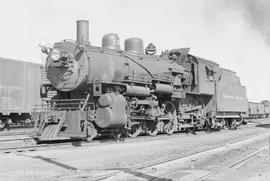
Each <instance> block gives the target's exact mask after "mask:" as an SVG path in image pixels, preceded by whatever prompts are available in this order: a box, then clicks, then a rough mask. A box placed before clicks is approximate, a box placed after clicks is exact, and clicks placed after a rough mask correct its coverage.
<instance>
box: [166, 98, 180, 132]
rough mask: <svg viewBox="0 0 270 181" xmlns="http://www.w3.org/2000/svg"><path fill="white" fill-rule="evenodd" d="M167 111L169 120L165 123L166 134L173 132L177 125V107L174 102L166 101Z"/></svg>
mask: <svg viewBox="0 0 270 181" xmlns="http://www.w3.org/2000/svg"><path fill="white" fill-rule="evenodd" d="M165 113H166V114H167V116H168V118H169V121H168V122H166V123H164V127H163V128H164V131H165V133H166V134H169V135H171V134H173V132H174V130H175V126H176V121H177V118H176V108H175V106H174V104H173V103H172V102H165Z"/></svg>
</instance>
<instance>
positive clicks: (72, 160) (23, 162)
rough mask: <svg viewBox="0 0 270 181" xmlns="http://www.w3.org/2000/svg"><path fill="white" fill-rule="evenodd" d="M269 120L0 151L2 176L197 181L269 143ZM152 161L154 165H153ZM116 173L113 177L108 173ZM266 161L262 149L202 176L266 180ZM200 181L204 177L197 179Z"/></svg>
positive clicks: (40, 180)
mask: <svg viewBox="0 0 270 181" xmlns="http://www.w3.org/2000/svg"><path fill="white" fill-rule="evenodd" d="M268 121H269V124H270V120H263V121H262V123H264V124H262V125H259V126H258V125H257V126H256V124H255V123H251V124H249V125H248V126H245V127H242V128H241V129H238V130H222V131H217V132H212V133H206V132H203V131H201V132H198V133H197V134H196V135H192V134H188V135H187V134H185V133H180V134H175V135H172V136H166V135H161V136H158V137H154V138H151V139H144V137H142V139H138V140H124V141H120V142H113V143H99V144H93V145H91V144H90V146H82V147H80V146H78V145H77V146H73V147H72V146H69V147H59V148H51V149H44V150H38V151H33V152H13V153H8V154H3V153H2V154H0V168H1V172H0V180H5V181H6V180H12V181H13V180H25V181H26V180H27V181H29V180H35V181H43V180H44V181H45V180H46V181H47V180H65V181H67V180H97V179H101V178H104V179H105V180H196V179H199V178H200V176H201V175H204V174H206V173H208V172H210V171H211V170H213V169H216V168H219V167H224V166H226V165H228V164H230V163H233V162H235V161H236V160H237V159H240V158H242V157H243V158H244V157H245V156H247V155H248V154H250V153H252V152H254V151H255V150H256V149H258V148H261V147H264V146H267V145H268V139H267V138H268V134H269V136H270V126H269V125H268ZM258 134H262V135H263V137H260V138H258V139H254V140H252V141H250V143H245V144H243V145H240V146H239V145H238V146H233V145H231V146H230V145H228V147H226V148H223V149H222V150H216V152H213V153H207V154H202V155H197V156H193V157H188V158H186V160H183V159H180V160H176V161H171V162H168V163H167V162H165V163H163V164H158V165H157V163H160V162H161V161H169V160H173V159H174V158H176V157H182V156H185V155H188V154H191V153H194V152H199V151H200V150H205V149H207V148H212V147H215V146H218V145H222V144H225V143H228V144H229V143H231V142H233V141H236V140H241V139H244V138H248V137H252V136H254V135H258ZM151 165H152V166H151ZM111 173H115V176H113V177H108V178H107V177H105V175H106V174H111ZM269 178H270V159H269V153H268V150H267V149H266V150H265V151H263V152H261V153H260V154H258V155H256V156H255V157H254V158H252V159H250V160H248V161H247V162H245V164H241V165H240V166H237V168H233V169H225V170H223V171H222V172H219V173H216V174H214V175H212V176H209V177H207V178H203V180H209V181H210V180H241V179H242V180H270V179H269ZM201 180H202V179H201Z"/></svg>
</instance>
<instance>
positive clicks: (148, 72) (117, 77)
mask: <svg viewBox="0 0 270 181" xmlns="http://www.w3.org/2000/svg"><path fill="white" fill-rule="evenodd" d="M88 25H89V23H88V21H86V20H81V21H77V40H76V41H70V40H64V41H61V42H57V43H55V44H54V47H53V48H49V47H43V49H42V51H43V52H44V53H46V54H48V58H47V60H46V73H47V77H48V80H49V81H50V85H52V87H53V88H54V89H55V90H56V92H57V93H56V95H55V96H53V97H52V98H51V99H50V100H48V99H47V100H46V101H45V103H44V104H43V105H42V106H41V108H42V109H41V110H39V111H36V112H35V113H34V118H35V119H36V123H37V124H36V125H37V126H36V136H37V138H38V139H39V140H54V139H58V138H59V137H62V136H64V137H73V138H85V139H87V140H91V139H93V138H95V137H97V136H99V135H104V134H110V135H113V136H120V135H123V134H125V135H127V136H130V137H136V136H138V135H139V134H142V133H145V134H148V135H151V136H154V135H156V134H158V133H160V132H163V133H167V134H173V133H174V132H177V131H183V130H186V131H189V130H191V131H195V130H199V129H205V128H207V129H220V128H223V127H224V126H227V127H229V128H235V127H237V126H238V125H239V124H241V123H242V122H243V121H244V119H245V118H246V117H247V114H246V112H247V105H248V100H247V98H246V90H245V87H244V86H242V85H241V83H240V79H239V77H237V76H236V73H235V72H232V71H230V70H226V69H223V68H220V67H219V65H218V64H217V63H215V62H213V61H210V60H206V59H203V58H199V57H197V56H193V55H191V54H189V48H180V49H173V50H167V51H163V52H162V53H161V55H155V53H156V47H155V46H154V45H153V44H152V43H150V44H149V45H148V47H146V48H145V49H144V46H143V41H142V40H141V39H139V38H129V39H127V40H125V43H124V44H125V47H124V50H122V49H121V48H120V45H119V37H118V36H117V34H113V33H111V34H107V35H105V36H104V37H103V39H102V47H96V46H92V45H90V42H89V39H88V36H89V35H88V31H89V30H88ZM44 86H45V85H44ZM48 86H49V84H46V88H44V92H45V93H44V92H43V93H44V94H45V95H46V90H51V88H48Z"/></svg>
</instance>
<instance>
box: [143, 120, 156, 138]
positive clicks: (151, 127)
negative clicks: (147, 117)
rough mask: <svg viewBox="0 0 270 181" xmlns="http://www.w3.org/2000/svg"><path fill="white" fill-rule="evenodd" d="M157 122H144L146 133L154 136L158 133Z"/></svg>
mask: <svg viewBox="0 0 270 181" xmlns="http://www.w3.org/2000/svg"><path fill="white" fill-rule="evenodd" d="M157 125H158V124H157V122H154V121H151V122H150V121H149V122H148V123H146V134H148V135H150V136H156V135H157V134H158V128H157Z"/></svg>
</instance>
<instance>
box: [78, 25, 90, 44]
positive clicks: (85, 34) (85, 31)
mask: <svg viewBox="0 0 270 181" xmlns="http://www.w3.org/2000/svg"><path fill="white" fill-rule="evenodd" d="M77 43H79V44H90V42H89V21H88V20H79V21H77Z"/></svg>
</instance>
